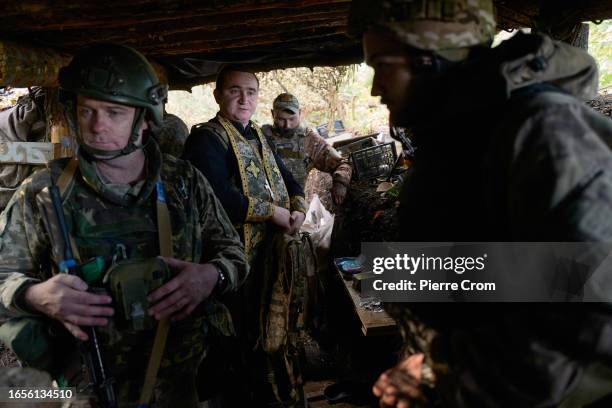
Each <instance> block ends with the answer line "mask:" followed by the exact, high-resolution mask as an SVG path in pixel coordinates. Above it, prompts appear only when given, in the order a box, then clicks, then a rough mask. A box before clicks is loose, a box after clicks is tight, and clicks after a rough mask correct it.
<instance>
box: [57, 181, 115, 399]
mask: <svg viewBox="0 0 612 408" xmlns="http://www.w3.org/2000/svg"><path fill="white" fill-rule="evenodd" d="M49 192H50V194H51V202H52V203H53V211H54V212H55V216H56V218H57V222H58V226H59V228H60V231H61V233H62V240H63V241H64V253H63V256H62V258H63V259H62V261H61V262H60V265H59V268H60V271H61V272H63V273H68V274H70V275H75V276H78V277H82V276H80V275H81V274H80V271H79V265H77V262H76V260H75V259H74V254H73V253H72V246H71V241H70V235H69V234H68V227H67V226H66V219H65V218H64V210H63V208H62V199H61V196H60V191H59V188H58V187H57V186H56V185H55V184H52V185H51V186H50V187H49ZM85 332H86V333H87V336H88V337H89V340H88V341H87V342H82V341H80V342H79V348H80V351H81V357H82V358H83V360H84V363H85V365H86V367H87V371H88V375H89V380H90V386H93V388H94V392H95V393H96V396H97V397H98V399H99V402H100V404H99V405H100V406H101V407H102V408H116V407H117V400H116V398H115V391H114V389H113V385H112V381H111V379H109V378H108V377H107V375H106V371H105V370H104V360H103V359H102V352H101V350H100V344H99V343H98V336H97V333H96V330H95V328H94V327H93V326H87V327H85Z"/></svg>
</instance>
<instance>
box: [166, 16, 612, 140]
mask: <svg viewBox="0 0 612 408" xmlns="http://www.w3.org/2000/svg"><path fill="white" fill-rule="evenodd" d="M589 26H590V28H589V30H590V33H589V52H590V53H591V54H592V55H593V56H594V57H595V59H596V60H597V63H598V65H599V70H600V88H602V89H603V88H606V87H611V86H612V20H607V21H604V22H602V23H601V24H599V25H595V24H593V23H590V24H589ZM504 35H505V36H506V37H508V36H509V35H508V34H504ZM258 76H259V78H260V84H261V87H260V93H259V104H258V107H257V110H256V112H255V115H254V116H253V118H254V120H255V121H256V122H258V123H259V124H265V123H270V122H271V115H270V109H272V101H273V100H274V98H275V97H276V96H277V95H278V94H280V93H282V92H290V93H292V94H294V95H295V96H296V97H297V98H298V99H299V100H300V105H301V107H302V110H303V121H304V123H305V124H306V125H309V126H317V125H321V124H324V123H328V121H329V120H330V117H331V116H332V115H333V117H334V118H336V119H340V120H342V121H343V123H344V126H345V128H347V129H349V130H351V131H353V132H355V133H359V134H367V133H373V132H377V131H380V130H383V129H386V128H387V127H388V120H389V119H388V115H389V114H388V111H387V109H386V107H385V106H384V105H381V104H380V99H379V98H377V97H372V96H371V95H370V89H371V87H372V80H373V77H374V71H373V70H372V68H370V67H368V66H367V65H365V64H360V65H352V66H344V67H315V68H313V69H310V68H290V69H285V70H276V71H270V72H267V73H263V74H258ZM213 88H214V84H207V85H201V86H197V87H194V88H193V89H192V92H191V93H189V92H184V91H172V92H170V95H169V98H168V99H169V101H168V106H167V110H168V112H171V113H174V114H175V115H177V116H179V117H180V118H182V119H183V120H184V121H185V122H186V123H187V126H189V127H191V126H193V125H195V124H197V123H200V122H205V121H207V120H209V119H210V118H212V117H213V116H214V115H215V114H216V113H217V104H216V102H215V100H214V98H213V95H212V92H213Z"/></svg>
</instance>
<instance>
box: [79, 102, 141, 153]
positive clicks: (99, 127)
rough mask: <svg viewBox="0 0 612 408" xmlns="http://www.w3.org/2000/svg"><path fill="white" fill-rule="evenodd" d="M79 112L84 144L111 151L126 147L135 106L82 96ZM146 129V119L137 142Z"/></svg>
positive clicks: (138, 142)
mask: <svg viewBox="0 0 612 408" xmlns="http://www.w3.org/2000/svg"><path fill="white" fill-rule="evenodd" d="M76 114H77V121H78V125H79V130H80V132H81V137H82V138H83V143H85V144H86V145H88V146H90V147H93V148H95V149H100V150H109V151H110V150H119V149H123V148H124V147H125V146H126V145H127V143H128V140H129V138H130V134H131V132H132V124H133V123H134V116H135V115H136V108H134V107H132V106H126V105H120V104H118V103H112V102H104V101H99V100H97V99H91V98H87V97H84V96H80V95H79V96H78V98H77V108H76ZM146 128H147V124H146V121H143V123H142V125H141V128H140V132H139V137H138V140H137V141H136V144H140V141H141V139H142V132H143V130H144V129H146Z"/></svg>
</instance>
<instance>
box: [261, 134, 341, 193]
mask: <svg viewBox="0 0 612 408" xmlns="http://www.w3.org/2000/svg"><path fill="white" fill-rule="evenodd" d="M262 130H263V132H264V134H265V135H266V137H267V138H268V141H269V142H270V145H271V146H272V148H273V149H274V150H275V151H276V153H277V154H278V155H279V156H280V157H281V158H282V159H283V162H284V163H285V165H286V166H287V168H288V169H289V170H290V171H291V172H292V173H293V176H294V177H295V179H296V180H297V182H298V183H300V185H301V186H302V188H304V186H305V185H306V177H307V176H308V172H309V171H310V170H311V169H312V168H315V169H317V170H320V171H322V172H325V173H330V174H332V176H333V180H334V183H340V184H342V185H344V186H348V185H349V183H350V182H351V175H352V172H353V169H352V168H351V166H350V164H348V162H347V161H346V160H344V159H342V157H341V156H340V154H339V153H338V152H337V151H336V149H334V148H333V147H331V146H330V145H329V144H327V142H326V141H325V139H323V138H322V137H321V136H320V135H319V134H318V133H317V132H316V131H315V130H313V129H311V128H304V127H299V128H298V129H297V130H296V132H295V133H293V134H292V135H291V136H283V135H281V133H280V132H279V131H278V130H277V129H276V128H275V127H274V126H272V125H264V126H262Z"/></svg>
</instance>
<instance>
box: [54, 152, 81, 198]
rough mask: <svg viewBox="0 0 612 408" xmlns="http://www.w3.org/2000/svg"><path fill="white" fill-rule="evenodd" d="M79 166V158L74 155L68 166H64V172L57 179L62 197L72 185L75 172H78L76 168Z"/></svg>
mask: <svg viewBox="0 0 612 408" xmlns="http://www.w3.org/2000/svg"><path fill="white" fill-rule="evenodd" d="M78 167H79V160H78V159H77V158H76V157H73V158H72V159H70V161H69V162H68V164H67V165H66V167H64V170H62V173H61V174H60V176H59V178H58V179H57V188H59V191H60V197H64V193H65V192H66V189H67V188H68V186H69V185H70V182H71V181H72V178H73V177H74V173H75V172H76V169H77V168H78Z"/></svg>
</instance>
